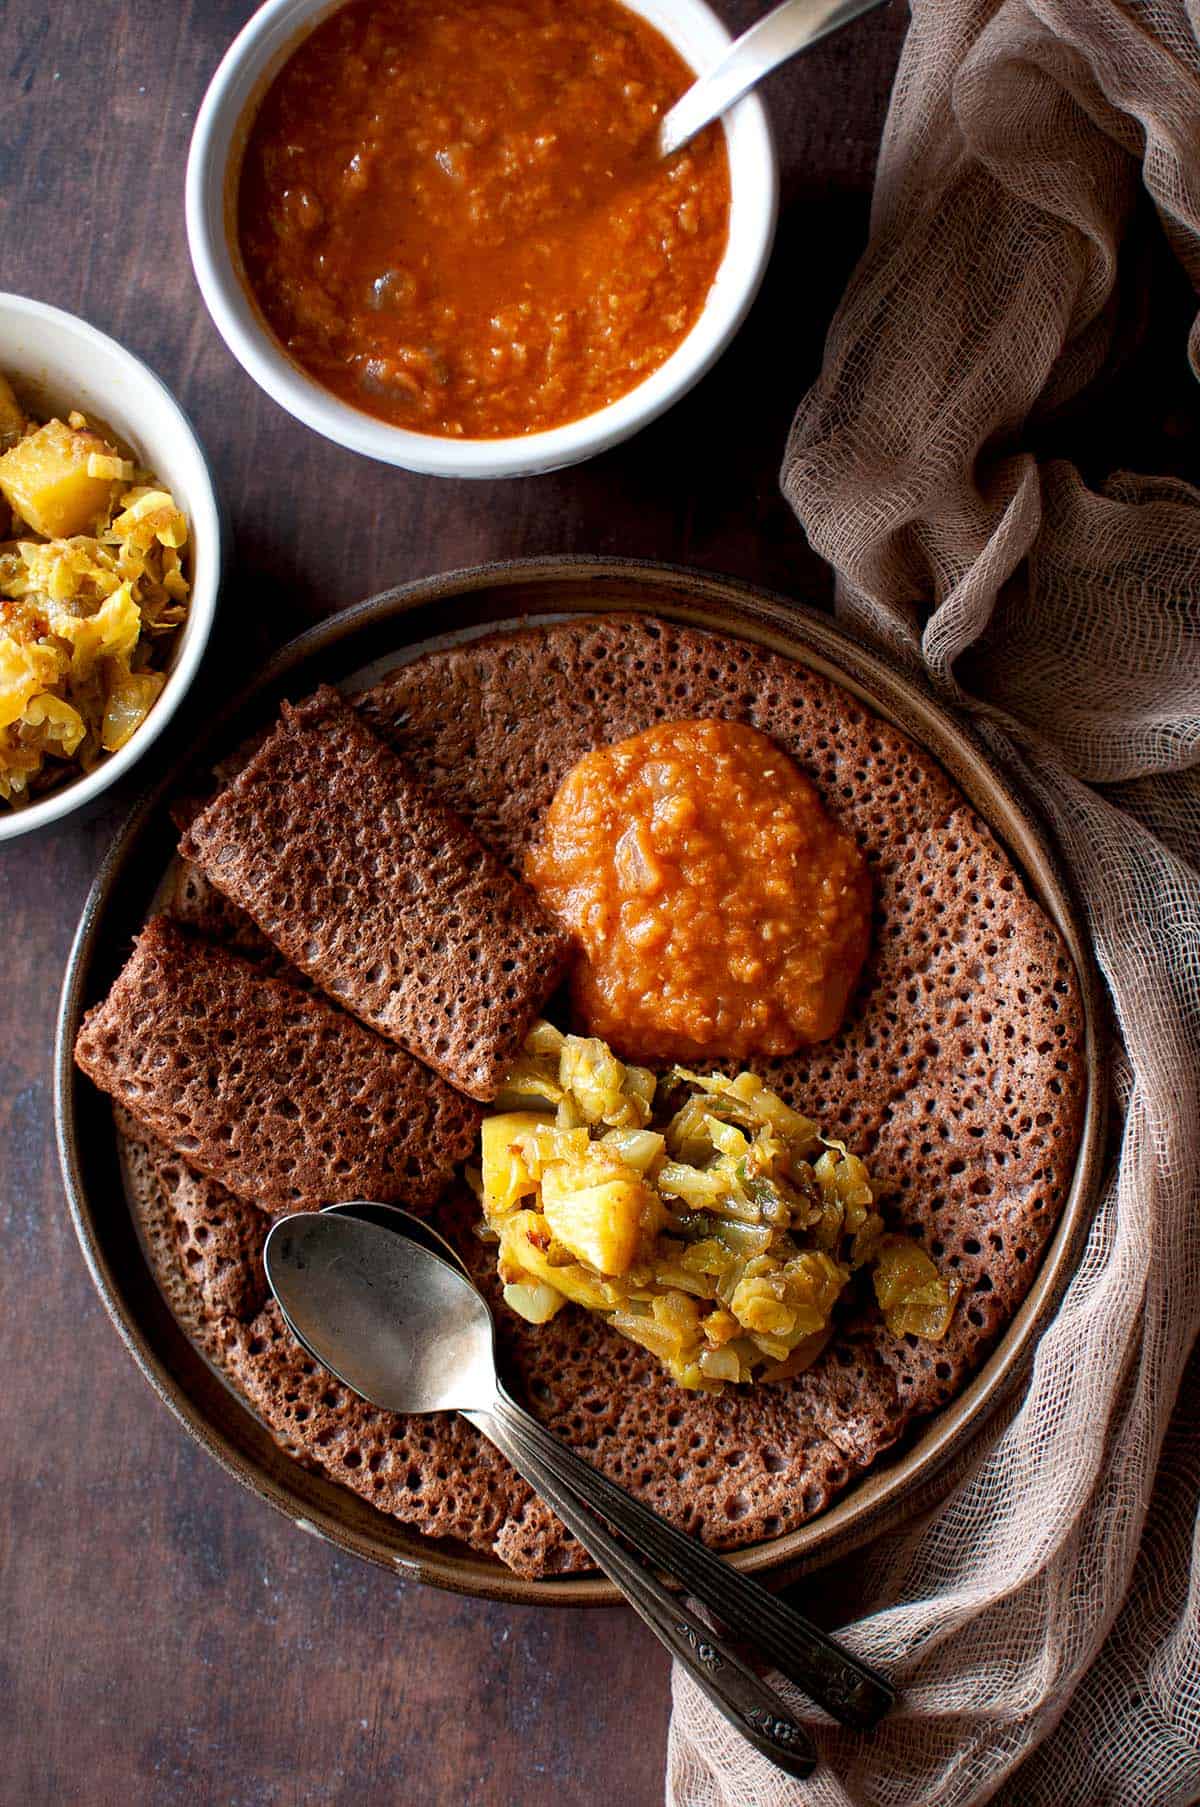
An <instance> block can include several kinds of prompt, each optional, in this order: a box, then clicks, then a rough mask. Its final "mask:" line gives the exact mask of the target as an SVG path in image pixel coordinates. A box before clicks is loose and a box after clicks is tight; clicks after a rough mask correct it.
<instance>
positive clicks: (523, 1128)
mask: <svg viewBox="0 0 1200 1807" xmlns="http://www.w3.org/2000/svg"><path fill="white" fill-rule="evenodd" d="M553 1121H554V1119H553V1118H552V1117H548V1116H546V1115H545V1114H544V1113H542V1112H535V1111H502V1112H501V1113H500V1115H499V1116H496V1117H485V1118H484V1123H483V1145H482V1149H481V1154H480V1166H481V1168H482V1172H483V1203H484V1209H485V1211H487V1212H488V1214H489V1215H491V1216H503V1215H504V1213H505V1212H506V1211H511V1210H512V1209H513V1207H514V1206H515V1205H516V1204H518V1203H519V1201H520V1200H521V1199H523V1198H525V1197H527V1196H528V1195H529V1194H530V1193H532V1192H536V1191H537V1177H536V1174H534V1173H531V1172H530V1170H529V1167H528V1166H527V1164H526V1162H525V1160H524V1159H523V1157H522V1150H521V1138H522V1137H523V1136H525V1137H527V1136H530V1135H532V1133H533V1132H534V1131H535V1130H536V1129H538V1128H540V1127H541V1126H542V1125H544V1124H548V1123H553Z"/></svg>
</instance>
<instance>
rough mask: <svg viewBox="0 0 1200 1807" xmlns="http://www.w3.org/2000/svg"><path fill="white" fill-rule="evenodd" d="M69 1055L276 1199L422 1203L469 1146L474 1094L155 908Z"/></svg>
mask: <svg viewBox="0 0 1200 1807" xmlns="http://www.w3.org/2000/svg"><path fill="white" fill-rule="evenodd" d="M75 1059H76V1061H77V1063H78V1064H79V1066H81V1067H82V1068H83V1071H84V1072H85V1073H87V1074H88V1076H89V1078H91V1079H92V1080H93V1081H94V1082H95V1084H96V1085H98V1086H99V1087H100V1088H101V1089H102V1090H103V1091H106V1092H108V1093H110V1094H111V1096H112V1097H114V1098H115V1099H116V1100H117V1101H118V1102H119V1103H120V1104H123V1105H124V1106H125V1108H126V1109H127V1110H129V1111H131V1112H132V1113H133V1115H134V1116H135V1117H136V1118H137V1119H138V1121H139V1122H140V1123H142V1124H144V1125H145V1126H146V1128H148V1129H149V1130H151V1131H152V1132H153V1133H154V1134H155V1135H156V1136H157V1137H158V1138H159V1139H160V1140H161V1141H163V1142H166V1143H167V1144H168V1146H169V1147H170V1148H172V1149H173V1150H174V1151H175V1152H176V1154H181V1155H186V1157H187V1159H188V1161H189V1163H190V1164H191V1166H192V1167H194V1168H196V1169H197V1170H198V1171H199V1172H201V1173H206V1174H208V1175H210V1176H211V1177H212V1178H213V1179H217V1180H220V1181H221V1183H222V1184H223V1185H226V1186H228V1187H229V1188H230V1190H232V1191H236V1192H237V1194H238V1195H239V1197H245V1198H248V1199H252V1200H253V1201H254V1202H255V1203H257V1204H259V1205H262V1206H263V1207H264V1209H266V1210H270V1211H282V1210H296V1209H301V1208H304V1207H306V1206H318V1205H322V1204H329V1203H332V1202H333V1201H335V1200H336V1199H354V1198H374V1199H380V1200H382V1201H384V1202H389V1201H392V1202H396V1203H404V1204H408V1205H410V1206H412V1207H413V1208H415V1209H421V1208H422V1207H424V1206H428V1205H430V1204H432V1203H433V1201H434V1200H435V1199H436V1198H437V1197H438V1196H439V1195H440V1193H441V1192H442V1191H443V1190H444V1189H445V1186H446V1183H447V1181H448V1179H449V1177H450V1175H451V1173H452V1171H453V1169H454V1166H455V1164H456V1163H457V1162H459V1161H462V1160H464V1159H465V1158H466V1156H467V1155H468V1154H469V1153H470V1152H471V1149H472V1147H473V1145H474V1141H475V1136H476V1132H477V1130H478V1124H479V1112H478V1109H477V1108H476V1106H474V1105H473V1104H471V1103H470V1102H469V1101H468V1100H467V1099H465V1098H463V1097H462V1096H461V1095H460V1094H459V1093H457V1092H456V1091H454V1090H453V1088H452V1087H451V1086H449V1085H447V1084H446V1082H445V1081H444V1080H443V1079H439V1078H438V1076H437V1075H436V1074H435V1073H431V1072H429V1070H428V1069H427V1068H425V1067H423V1066H421V1065H420V1064H419V1062H417V1061H415V1060H413V1059H412V1057H411V1056H410V1055H408V1054H405V1053H404V1052H403V1050H402V1049H400V1048H396V1047H393V1046H392V1045H391V1044H390V1043H388V1042H385V1041H384V1040H383V1039H382V1038H381V1037H380V1036H377V1035H373V1034H372V1033H371V1031H370V1030H368V1029H364V1028H363V1026H362V1025H361V1024H360V1023H357V1022H355V1021H354V1019H353V1018H352V1017H347V1016H346V1015H345V1014H344V1012H342V1011H339V1010H337V1009H336V1008H335V1007H334V1006H333V1005H332V1004H329V1003H327V1002H326V1001H325V999H324V998H319V997H317V996H315V995H314V994H313V993H311V992H305V991H302V990H300V989H298V988H297V987H296V986H293V985H290V984H288V983H287V982H286V981H284V980H281V979H277V978H272V977H270V976H268V975H266V974H264V973H262V972H260V971H259V970H258V969H257V968H256V967H255V966H254V965H253V964H252V963H251V962H250V961H247V960H244V959H242V958H241V956H240V955H237V954H233V953H230V952H229V951H228V950H227V949H225V948H223V947H218V946H216V945H214V944H212V943H209V942H205V941H201V940H198V939H196V938H195V937H191V936H187V935H184V934H182V933H181V932H180V930H179V929H177V928H175V927H174V926H173V925H172V924H170V923H168V922H167V921H166V920H165V919H164V918H162V917H156V918H155V919H154V920H153V921H152V922H151V923H150V924H149V926H148V927H147V928H146V929H144V930H143V931H142V933H141V935H140V936H139V937H138V939H137V940H136V941H135V943H134V948H133V952H132V954H131V955H130V957H129V960H128V961H127V962H126V964H125V966H124V968H123V969H122V971H121V973H120V974H119V976H118V978H117V980H116V982H115V984H114V985H113V987H112V990H111V991H110V992H109V994H108V997H107V998H106V999H105V1000H104V1002H103V1003H101V1004H98V1005H96V1006H95V1008H94V1009H92V1010H90V1011H89V1012H88V1013H87V1015H86V1017H85V1018H84V1020H83V1024H82V1026H81V1028H80V1031H79V1034H78V1036H77V1038H76V1043H75Z"/></svg>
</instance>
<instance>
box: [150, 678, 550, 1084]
mask: <svg viewBox="0 0 1200 1807" xmlns="http://www.w3.org/2000/svg"><path fill="white" fill-rule="evenodd" d="M180 851H181V852H182V854H183V855H184V857H185V859H188V860H191V861H194V862H195V863H196V864H197V865H198V866H200V867H201V868H202V870H203V871H204V873H205V874H206V875H207V877H208V879H209V880H210V881H211V883H212V884H214V885H216V886H218V887H219V889H220V890H221V891H222V892H223V893H224V894H225V895H226V897H228V898H230V899H231V900H232V901H233V902H235V903H236V904H238V905H240V907H241V908H242V909H243V910H245V911H246V912H248V914H249V915H250V916H251V917H252V918H253V919H254V921H255V922H256V923H257V925H258V927H259V928H260V929H261V930H262V931H263V933H264V934H265V935H267V936H268V937H269V938H270V940H271V941H272V942H274V944H275V945H276V946H277V947H279V948H280V949H281V950H282V951H283V953H284V954H285V955H286V956H287V958H288V959H289V960H290V961H291V963H292V964H293V965H294V966H296V967H299V968H300V969H301V970H302V971H303V972H305V973H306V974H307V975H308V976H309V978H311V979H312V980H314V981H315V983H316V984H318V985H319V986H320V987H321V988H322V989H323V990H324V991H326V992H328V993H329V994H330V995H331V996H333V997H335V998H336V999H337V1000H338V1002H339V1003H341V1004H342V1005H344V1007H345V1008H346V1009H347V1010H351V1011H353V1013H354V1014H355V1015H356V1016H358V1017H360V1018H361V1019H362V1021H363V1022H365V1023H367V1024H369V1025H370V1026H371V1027H372V1028H374V1029H378V1030H379V1031H380V1032H381V1033H382V1034H384V1035H387V1036H390V1037H391V1038H392V1039H393V1040H395V1041H398V1042H400V1043H401V1044H402V1045H403V1046H404V1047H406V1048H407V1049H408V1050H409V1052H410V1053H412V1054H415V1055H416V1056H417V1058H418V1059H419V1060H422V1061H424V1063H425V1064H426V1065H427V1066H430V1067H433V1068H434V1069H435V1070H436V1071H437V1072H439V1073H441V1074H443V1076H444V1077H445V1078H447V1079H448V1080H449V1081H450V1082H451V1084H452V1085H455V1086H457V1087H458V1088H459V1090H460V1091H464V1092H467V1093H468V1094H469V1095H470V1096H472V1097H475V1098H482V1099H487V1098H494V1097H495V1095H496V1093H497V1091H498V1090H499V1088H500V1084H501V1081H502V1080H503V1077H504V1074H505V1073H506V1072H507V1070H508V1068H509V1067H510V1066H511V1065H512V1062H513V1060H514V1058H515V1056H516V1055H517V1053H518V1051H519V1050H520V1047H521V1044H522V1042H523V1041H524V1039H525V1035H526V1033H527V1032H528V1030H529V1027H530V1025H531V1023H532V1022H533V1019H534V1017H535V1016H536V1014H537V1012H538V1010H539V1008H540V1007H541V1005H542V1004H543V1003H544V1002H545V1000H546V998H547V997H548V996H549V995H550V993H551V992H552V991H553V990H554V987H555V985H556V984H557V982H558V980H559V978H560V976H561V974H562V972H563V969H564V966H565V964H566V958H567V943H566V941H565V939H564V938H563V937H562V936H561V935H560V934H559V932H558V930H557V929H556V928H555V926H554V924H553V923H552V922H551V921H550V919H549V917H548V916H547V915H546V913H545V911H544V910H543V909H542V908H541V905H540V904H539V903H538V901H537V898H536V897H535V896H534V895H533V893H532V891H530V890H529V888H528V886H526V885H524V884H522V883H520V882H519V880H517V879H516V878H515V877H514V876H513V875H512V873H510V872H509V870H508V869H507V867H505V866H504V865H502V864H501V862H500V861H499V860H498V859H497V858H496V857H495V855H494V854H492V853H489V852H488V851H487V849H486V848H485V847H484V846H483V845H482V844H481V843H480V841H479V840H478V838H477V836H475V835H474V834H472V833H471V832H470V830H469V829H467V828H466V827H465V826H464V824H463V823H462V822H461V821H460V820H459V819H458V818H457V817H455V816H453V815H452V814H451V813H450V812H449V811H448V810H446V809H444V808H442V807H441V805H440V804H438V803H437V802H436V801H434V800H433V799H432V798H431V797H430V796H429V795H428V794H427V793H426V792H425V791H424V789H423V788H422V787H421V786H419V785H417V784H416V783H414V781H413V779H412V778H411V776H410V775H409V773H408V772H407V771H406V770H405V768H404V766H403V764H402V762H401V761H400V760H399V759H397V757H396V755H395V754H394V753H393V752H392V750H391V749H390V748H389V747H387V746H385V745H384V744H383V743H382V742H381V741H379V740H378V739H377V738H376V737H375V736H374V735H373V734H370V733H369V732H368V731H367V730H366V729H365V728H364V726H363V724H362V722H361V721H360V719H359V717H358V716H357V715H356V714H355V713H354V711H353V709H351V708H350V707H349V706H348V705H347V704H346V703H344V702H343V701H342V700H341V698H340V697H339V696H338V694H337V692H336V691H334V690H330V689H328V688H326V689H323V690H321V691H319V692H318V693H317V694H316V696H314V697H312V698H310V699H309V701H307V702H304V703H300V704H299V705H297V706H296V707H294V708H292V707H288V706H287V705H286V704H285V706H284V710H283V715H282V719H281V720H280V722H279V724H278V725H277V727H276V728H275V730H274V732H273V733H272V734H271V735H270V736H269V737H268V738H267V740H266V741H265V742H264V743H263V745H262V746H261V747H260V748H259V749H258V751H257V752H256V753H255V754H254V755H253V757H252V758H251V759H250V761H249V763H248V764H247V765H246V766H245V767H244V768H243V769H242V771H241V772H239V773H238V775H237V777H236V778H235V779H234V780H233V782H232V783H231V784H230V785H228V786H227V787H226V789H224V790H223V791H221V792H220V793H219V794H218V796H217V797H216V798H215V799H214V801H213V802H212V803H211V804H210V805H209V806H208V808H207V809H206V810H204V811H203V813H202V814H200V815H199V816H198V817H197V818H196V819H195V820H194V821H193V823H192V825H191V827H190V829H189V830H188V832H187V834H186V835H185V836H184V839H183V842H182V845H181V849H180Z"/></svg>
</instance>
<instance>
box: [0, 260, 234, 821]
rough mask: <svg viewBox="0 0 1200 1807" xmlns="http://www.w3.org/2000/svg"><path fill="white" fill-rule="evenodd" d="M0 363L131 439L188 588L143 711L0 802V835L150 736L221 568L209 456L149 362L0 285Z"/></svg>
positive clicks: (21, 385) (189, 654)
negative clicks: (178, 540)
mask: <svg viewBox="0 0 1200 1807" xmlns="http://www.w3.org/2000/svg"><path fill="white" fill-rule="evenodd" d="M0 371H3V372H4V374H5V375H6V376H10V377H12V379H13V381H14V382H15V384H16V386H17V389H18V391H19V392H20V394H21V397H22V399H23V400H24V401H26V402H27V404H29V403H31V404H32V405H33V406H34V407H35V410H36V411H38V412H43V411H44V412H45V414H46V415H50V414H58V415H61V416H63V417H65V415H66V414H67V412H68V411H69V410H70V409H71V408H78V409H79V411H80V413H81V414H87V415H89V416H90V415H94V416H95V417H96V418H97V419H99V420H102V421H104V422H105V423H106V425H108V426H110V427H112V428H113V429H114V430H115V431H116V432H117V433H118V434H119V435H120V437H121V438H122V439H124V440H126V441H127V442H128V444H129V445H130V446H131V447H132V448H133V450H134V452H135V453H136V454H137V456H138V458H139V459H140V461H141V462H142V463H143V464H144V465H145V466H146V467H147V469H149V470H151V471H153V472H154V474H155V476H156V477H158V478H160V479H161V481H162V482H163V483H164V484H165V486H166V487H167V488H168V489H169V490H170V491H171V493H172V494H173V495H174V497H175V499H176V500H177V502H178V503H179V505H180V507H181V508H182V509H183V510H184V513H185V514H186V515H187V518H188V525H189V529H190V534H191V556H192V571H191V574H192V594H191V601H190V605H189V607H188V614H187V620H186V621H185V623H184V625H183V629H182V631H181V632H180V633H179V634H178V636H177V637H176V641H175V648H174V653H173V656H172V660H171V665H170V668H169V671H168V675H167V681H166V684H165V685H164V686H163V689H162V691H161V693H160V695H159V697H158V700H157V702H156V703H155V705H154V707H153V709H151V711H150V713H149V715H148V716H147V717H146V720H145V721H144V722H143V723H142V725H141V727H140V728H139V729H138V730H137V732H136V733H135V734H133V735H132V736H131V738H130V739H129V740H128V741H126V743H125V745H124V746H123V747H121V748H120V749H119V751H118V752H116V753H109V754H106V755H105V756H104V757H103V758H102V759H101V760H100V763H99V764H98V765H97V766H95V767H94V768H93V769H92V770H91V771H90V772H88V773H87V774H86V776H84V777H81V778H68V779H66V780H65V781H64V783H63V784H62V785H60V786H59V787H58V788H57V789H56V790H53V791H50V792H48V793H47V795H46V796H44V797H39V798H38V800H37V801H36V802H35V803H30V804H27V805H26V806H25V807H24V808H22V809H13V808H11V807H10V805H8V804H6V803H0V841H10V840H13V839H14V838H15V837H16V836H17V835H23V834H30V833H32V832H33V830H34V829H37V828H44V827H45V826H46V825H47V824H48V823H50V822H57V821H59V820H61V818H62V817H63V816H66V815H69V814H70V813H71V812H72V811H74V810H77V809H82V808H83V807H84V805H85V804H88V803H90V802H91V801H92V799H93V798H94V797H97V796H98V795H99V794H100V792H101V791H103V790H107V788H108V786H109V785H110V784H115V783H116V781H117V779H118V778H119V777H120V776H121V774H122V773H123V772H127V771H128V770H129V768H130V766H131V765H133V764H134V762H135V761H136V760H138V759H140V758H141V757H142V755H143V754H144V753H145V752H146V751H147V750H148V749H149V747H150V746H151V744H152V743H153V742H154V741H156V740H157V739H158V737H159V735H160V734H161V733H162V731H163V729H164V728H165V727H166V725H167V723H168V722H169V721H170V719H171V717H172V716H173V715H174V713H175V711H176V710H177V709H178V707H179V705H180V703H181V702H182V700H183V697H184V693H185V692H186V690H187V687H188V685H189V684H190V683H191V681H192V679H193V678H194V677H195V675H196V670H197V667H198V666H199V664H200V660H201V658H202V656H203V653H204V648H205V646H206V644H207V642H208V637H209V634H210V632H211V631H212V624H213V620H214V618H215V616H216V611H217V592H218V589H219V587H220V577H221V514H220V507H219V504H218V501H217V494H216V490H215V488H214V485H213V480H212V474H211V472H210V470H209V468H208V461H207V459H206V458H205V456H204V452H203V449H202V447H201V445H200V441H199V440H198V439H197V438H196V435H195V433H194V432H193V430H192V426H191V423H190V421H189V420H188V418H187V415H186V414H185V413H184V412H183V409H182V408H181V407H180V406H179V404H178V403H177V402H176V401H175V400H174V398H173V397H172V396H171V395H170V393H169V392H168V391H167V389H166V388H165V387H164V386H163V384H162V383H161V382H160V381H159V379H158V378H157V377H156V376H155V375H154V372H153V371H152V370H149V369H147V367H146V365H145V364H143V363H142V362H141V360H140V359H139V358H135V357H134V356H133V353H132V352H128V351H126V350H125V348H124V347H123V346H121V345H118V344H117V342H116V340H115V339H110V338H108V336H107V335H106V334H105V333H102V332H98V331H97V329H96V328H95V327H94V326H89V325H88V323H87V321H86V320H79V319H77V318H76V316H75V315H74V314H65V313H63V311H62V310H61V308H57V307H47V305H46V304H45V302H42V301H30V300H29V299H28V298H27V297H26V296H24V295H6V294H0Z"/></svg>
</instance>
